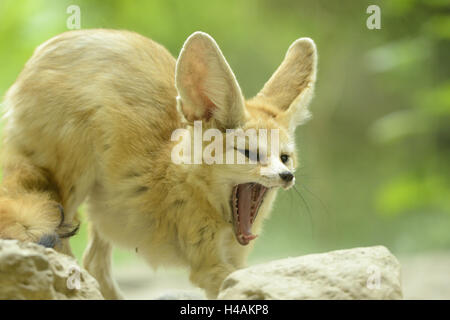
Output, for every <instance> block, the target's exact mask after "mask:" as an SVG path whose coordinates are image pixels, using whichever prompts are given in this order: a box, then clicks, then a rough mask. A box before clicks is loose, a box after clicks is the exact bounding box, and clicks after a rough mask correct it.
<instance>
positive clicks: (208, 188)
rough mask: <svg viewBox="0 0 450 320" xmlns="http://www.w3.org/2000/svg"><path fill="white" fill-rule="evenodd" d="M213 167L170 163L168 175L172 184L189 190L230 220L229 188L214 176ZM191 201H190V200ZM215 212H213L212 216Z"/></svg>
mask: <svg viewBox="0 0 450 320" xmlns="http://www.w3.org/2000/svg"><path fill="white" fill-rule="evenodd" d="M212 167H213V166H211V165H206V164H175V163H173V162H171V161H169V165H168V168H167V174H168V175H170V176H171V177H175V179H172V183H173V184H175V185H176V187H179V188H181V189H183V190H189V192H190V193H192V194H195V195H196V200H197V201H198V199H199V197H200V198H201V199H202V200H203V201H204V202H205V203H208V204H209V207H210V208H211V209H212V210H213V211H216V214H217V213H218V214H219V215H220V216H223V218H224V219H225V220H228V219H229V218H230V217H229V216H230V214H229V212H228V210H229V205H228V202H229V197H230V193H229V190H228V189H229V186H227V185H224V184H223V183H222V182H221V180H220V179H219V178H218V177H216V176H215V175H214V172H213V168H212ZM188 200H189V199H188ZM212 213H213V212H211V214H212Z"/></svg>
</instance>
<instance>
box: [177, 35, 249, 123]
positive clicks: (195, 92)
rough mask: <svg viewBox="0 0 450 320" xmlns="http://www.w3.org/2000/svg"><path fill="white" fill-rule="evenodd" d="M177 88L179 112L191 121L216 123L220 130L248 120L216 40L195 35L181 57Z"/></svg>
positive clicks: (189, 39) (178, 65) (230, 72)
mask: <svg viewBox="0 0 450 320" xmlns="http://www.w3.org/2000/svg"><path fill="white" fill-rule="evenodd" d="M175 84H176V88H177V90H178V94H179V96H178V108H179V109H180V110H181V112H182V113H183V115H184V117H185V118H186V119H187V120H188V121H190V122H191V121H194V120H205V121H209V120H214V121H216V124H217V125H218V126H220V127H221V129H226V128H230V129H231V128H236V127H238V126H239V125H240V124H241V123H242V122H243V121H244V118H245V109H244V98H243V96H242V92H241V89H240V88H239V85H238V83H237V81H236V78H235V76H234V74H233V72H232V71H231V69H230V66H229V65H228V63H227V61H226V60H225V58H224V56H223V54H222V52H221V51H220V49H219V47H218V46H217V44H216V42H215V41H214V39H213V38H212V37H211V36H209V35H208V34H206V33H203V32H195V33H194V34H192V35H191V36H190V37H189V38H188V39H187V40H186V42H185V44H184V46H183V49H182V50H181V53H180V56H179V57H178V61H177V66H176V73H175Z"/></svg>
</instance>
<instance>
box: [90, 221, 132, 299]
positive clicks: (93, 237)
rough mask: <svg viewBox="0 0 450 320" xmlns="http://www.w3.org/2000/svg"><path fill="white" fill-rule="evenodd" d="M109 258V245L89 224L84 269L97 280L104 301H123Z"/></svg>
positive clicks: (110, 250)
mask: <svg viewBox="0 0 450 320" xmlns="http://www.w3.org/2000/svg"><path fill="white" fill-rule="evenodd" d="M111 258H112V245H111V243H109V242H108V241H106V240H104V239H102V238H101V237H100V235H99V233H98V231H97V230H96V229H95V226H94V225H93V224H92V223H90V225H89V244H88V247H87V248H86V251H85V252H84V255H83V265H84V268H85V269H86V270H87V271H88V272H89V273H90V274H91V275H92V276H93V277H94V278H95V279H97V281H98V283H99V285H100V291H101V293H102V295H103V297H104V298H105V299H108V300H117V299H123V296H122V294H121V293H120V290H119V287H118V286H117V284H116V282H115V281H114V279H113V277H112V268H111Z"/></svg>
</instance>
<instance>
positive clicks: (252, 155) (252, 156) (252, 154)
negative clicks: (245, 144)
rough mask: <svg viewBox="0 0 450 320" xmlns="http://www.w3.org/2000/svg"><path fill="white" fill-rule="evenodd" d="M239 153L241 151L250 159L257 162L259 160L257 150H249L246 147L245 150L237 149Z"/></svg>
mask: <svg viewBox="0 0 450 320" xmlns="http://www.w3.org/2000/svg"><path fill="white" fill-rule="evenodd" d="M238 151H239V152H240V153H243V154H244V155H245V156H246V157H247V158H249V159H251V160H256V161H257V162H259V152H251V151H250V150H248V149H245V150H241V149H239V150H238Z"/></svg>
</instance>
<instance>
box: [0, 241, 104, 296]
mask: <svg viewBox="0 0 450 320" xmlns="http://www.w3.org/2000/svg"><path fill="white" fill-rule="evenodd" d="M0 299H2V300H3V299H33V300H37V299H39V300H41V299H45V300H59V299H103V297H102V295H101V293H100V290H99V286H98V283H97V281H96V280H95V279H94V278H93V277H92V276H91V275H89V274H88V273H87V272H86V271H85V270H84V269H82V268H81V267H80V266H79V265H78V264H77V262H76V260H75V259H73V258H72V257H69V256H67V255H64V254H61V253H58V252H56V251H55V250H53V249H48V248H44V247H42V246H40V245H37V244H34V243H22V242H19V241H17V240H0Z"/></svg>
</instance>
